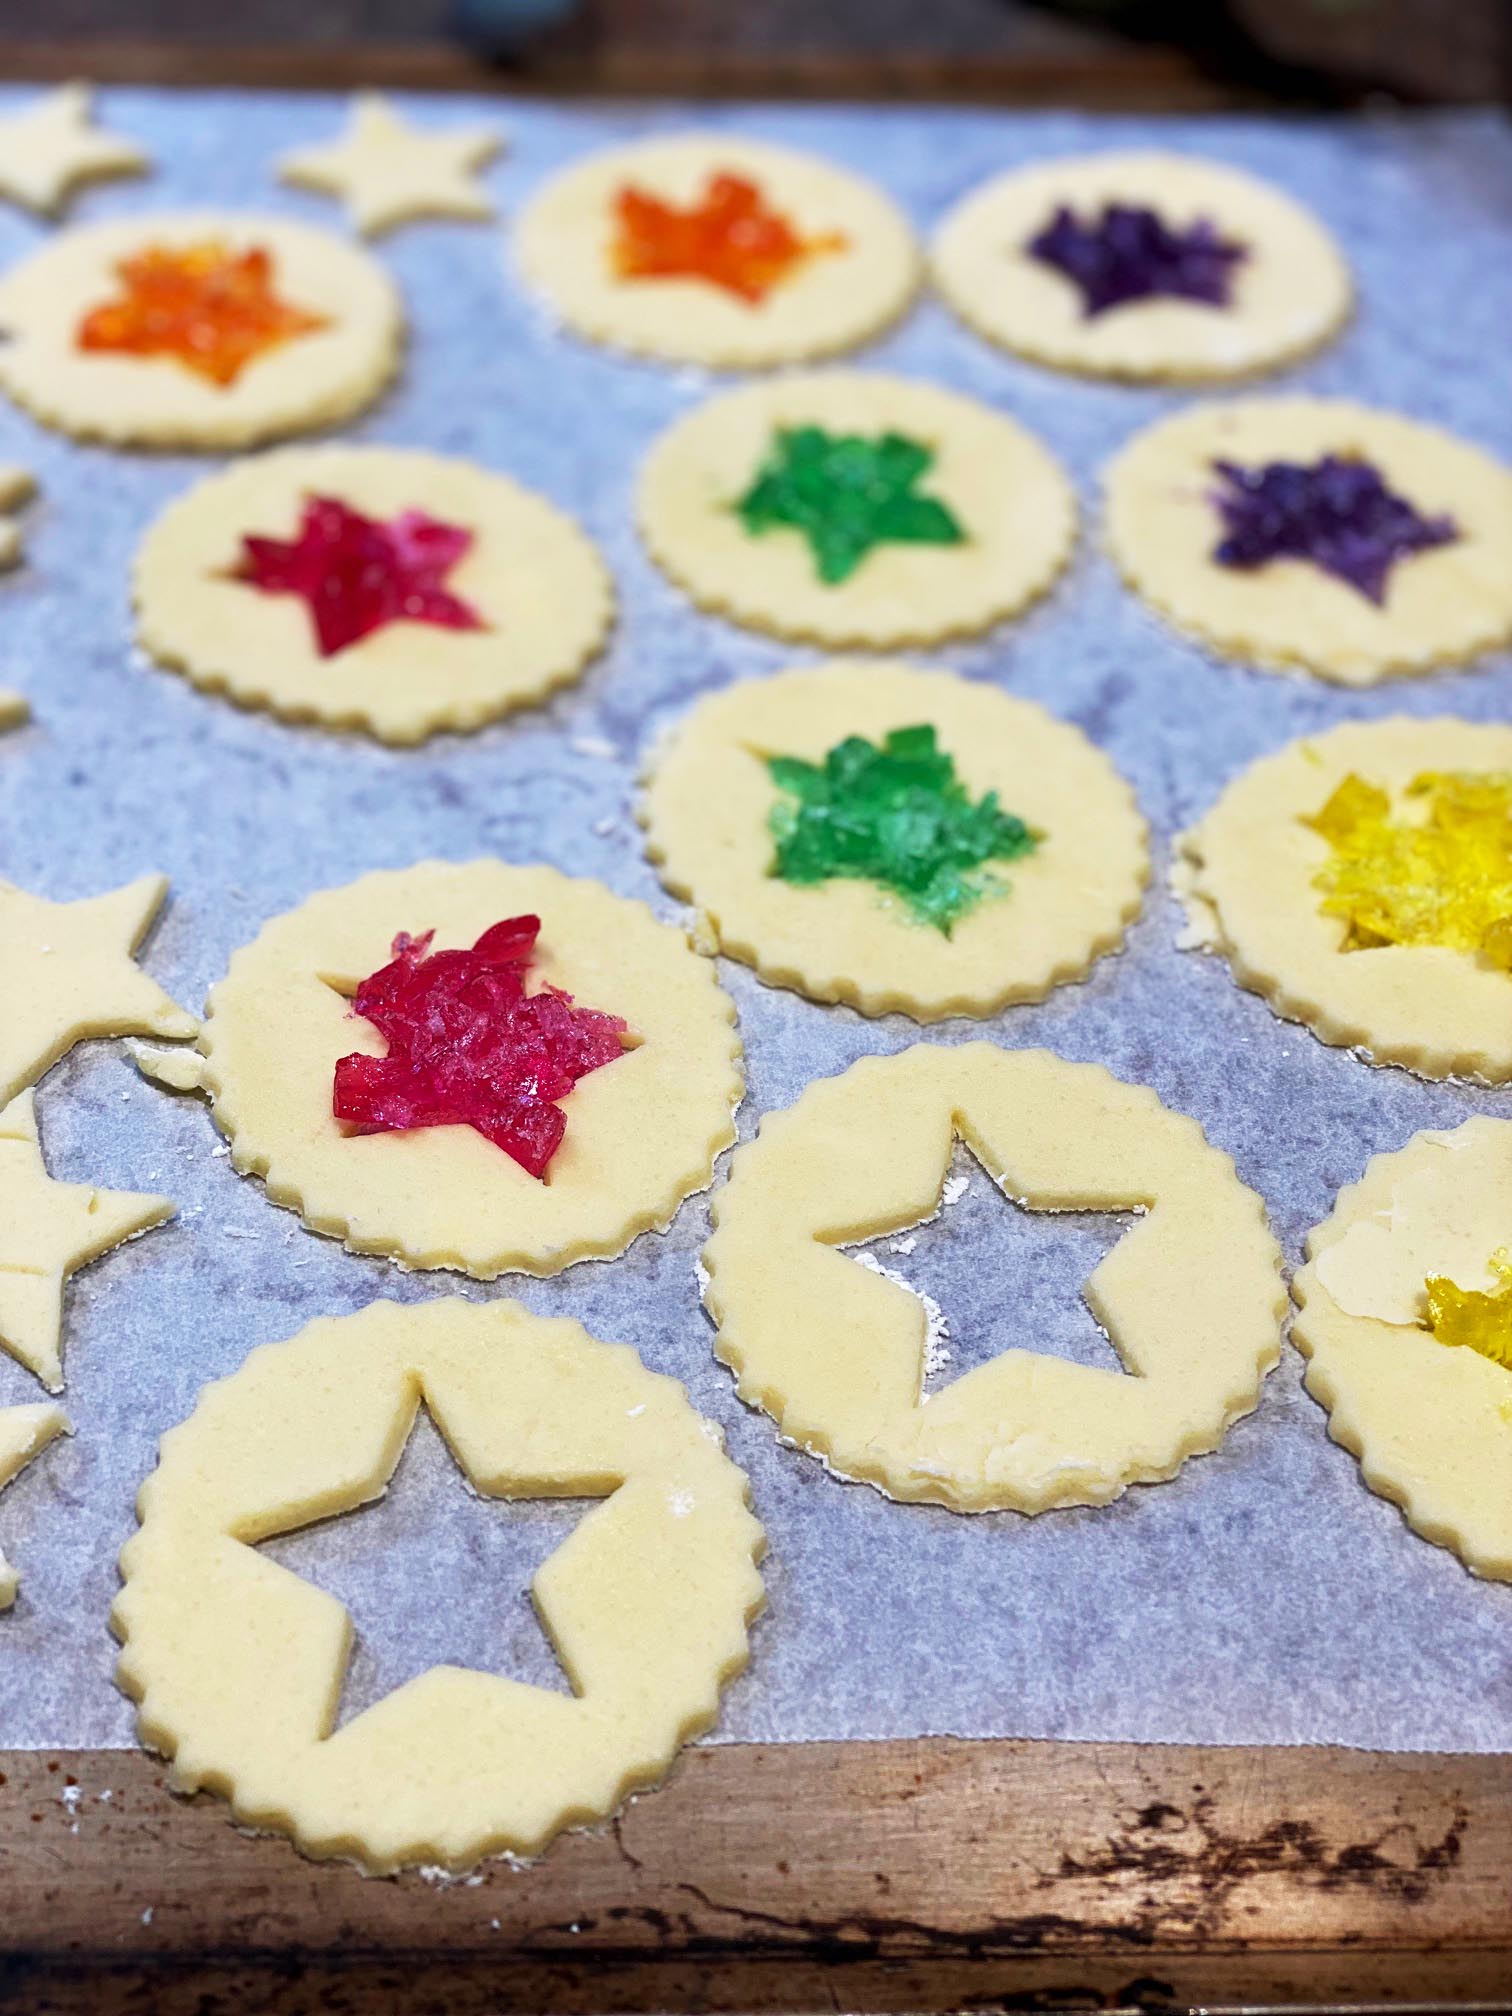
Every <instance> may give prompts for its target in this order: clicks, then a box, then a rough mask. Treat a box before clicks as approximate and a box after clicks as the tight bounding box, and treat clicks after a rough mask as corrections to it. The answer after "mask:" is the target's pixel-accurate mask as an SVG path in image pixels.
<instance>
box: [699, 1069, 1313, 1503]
mask: <svg viewBox="0 0 1512 2016" xmlns="http://www.w3.org/2000/svg"><path fill="white" fill-rule="evenodd" d="M956 1136H959V1137H960V1138H961V1139H962V1140H963V1141H964V1142H965V1143H966V1145H967V1146H968V1147H969V1148H970V1149H971V1151H972V1153H973V1154H974V1155H975V1156H976V1157H977V1159H978V1160H979V1161H980V1162H981V1163H982V1165H983V1167H984V1168H985V1169H986V1171H987V1173H988V1175H989V1176H990V1177H991V1178H992V1180H993V1181H994V1182H996V1183H998V1184H1000V1185H1001V1187H1002V1188H1003V1190H1004V1191H1005V1192H1006V1193H1007V1196H1008V1197H1009V1198H1011V1199H1013V1200H1014V1202H1015V1203H1021V1204H1024V1205H1027V1206H1028V1208H1029V1209H1031V1210H1036V1211H1128V1210H1135V1211H1140V1212H1142V1214H1143V1215H1142V1216H1141V1217H1140V1218H1139V1220H1138V1222H1137V1223H1136V1224H1134V1225H1133V1226H1132V1227H1131V1228H1130V1230H1129V1231H1127V1232H1126V1233H1125V1234H1124V1236H1123V1238H1122V1239H1121V1240H1120V1241H1119V1243H1118V1245H1117V1246H1116V1247H1114V1249H1113V1251H1112V1252H1111V1253H1110V1254H1109V1255H1108V1256H1107V1258H1106V1259H1105V1260H1104V1261H1103V1262H1102V1263H1101V1265H1100V1266H1099V1267H1097V1269H1096V1270H1095V1271H1094V1272H1093V1274H1092V1276H1091V1277H1090V1279H1089V1280H1088V1282H1087V1285H1086V1288H1085V1290H1084V1293H1085V1296H1086V1300H1087V1303H1088V1306H1089V1307H1090V1308H1091V1310H1092V1313H1093V1315H1094V1316H1095V1317H1096V1319H1097V1321H1098V1322H1099V1323H1100V1324H1101V1325H1102V1327H1103V1328H1104V1329H1105V1330H1106V1331H1107V1333H1108V1335H1109V1337H1110V1339H1111V1340H1112V1342H1113V1345H1114V1347H1115V1349H1116V1350H1117V1352H1118V1354H1119V1356H1120V1358H1121V1359H1122V1360H1123V1363H1124V1365H1125V1366H1126V1368H1127V1374H1125V1373H1119V1372H1110V1371H1104V1370H1102V1369H1100V1368H1096V1367H1091V1366H1086V1365H1076V1364H1072V1363H1069V1362H1068V1361H1066V1360H1065V1359H1061V1358H1056V1357H1052V1356H1048V1355H1045V1354H1042V1353H1039V1352H1036V1351H1034V1350H1032V1349H1029V1350H1025V1349H1021V1348H1017V1347H1015V1346H1013V1345H1012V1344H1011V1342H1010V1341H1009V1340H1010V1339H1011V1336H1012V1334H1013V1333H1012V1327H1011V1326H1012V1316H1013V1306H1012V1302H1011V1300H1009V1301H1008V1303H1007V1306H1006V1307H1005V1310H1004V1315H1005V1318H1006V1319H1007V1321H1005V1324H1004V1341H1005V1344H1006V1345H1007V1347H1008V1348H1006V1349H1005V1350H1004V1351H1003V1352H1002V1353H1001V1354H1000V1355H999V1356H998V1357H996V1358H994V1359H992V1360H991V1361H990V1362H988V1363H987V1364H984V1365H978V1366H977V1367H975V1369H974V1370H972V1371H970V1372H967V1373H965V1374H964V1375H963V1376H962V1377H960V1378H958V1379H956V1380H955V1381H954V1382H953V1383H952V1384H950V1385H948V1386H946V1387H944V1388H942V1389H941V1390H939V1391H937V1392H935V1393H933V1394H931V1395H929V1396H928V1397H927V1398H925V1399H923V1400H921V1398H920V1395H921V1391H922V1382H923V1377H924V1366H925V1345H926V1330H927V1325H926V1312H925V1308H924V1305H923V1303H922V1302H921V1301H920V1299H919V1298H918V1297H917V1296H916V1295H915V1294H913V1293H912V1292H911V1290H909V1289H908V1288H907V1287H905V1286H903V1285H902V1284H901V1283H899V1282H897V1281H893V1280H889V1279H887V1278H886V1276H884V1275H882V1274H880V1273H877V1272H875V1271H873V1270H871V1269H869V1268H865V1267H863V1266H861V1265H859V1264H858V1263H857V1261H855V1260H853V1259H852V1258H851V1257H850V1256H849V1255H848V1254H846V1253H844V1252H841V1251H838V1250H837V1249H838V1248H840V1247H843V1246H847V1245H851V1244H855V1243H857V1242H861V1241H865V1240H869V1239H872V1238H874V1237H876V1236H878V1235H879V1234H882V1233H890V1232H900V1231H902V1230H903V1228H904V1227H905V1226H909V1225H917V1224H919V1223H920V1222H922V1221H923V1220H925V1219H927V1218H930V1217H932V1216H933V1215H934V1214H935V1212H936V1211H937V1210H938V1209H939V1208H940V1203H941V1192H942V1188H943V1185H944V1183H945V1179H946V1177H947V1176H948V1174H949V1170H950V1158H951V1150H952V1146H953V1142H954V1139H955V1137H956ZM1004 1208H1005V1210H1006V1209H1008V1208H1010V1207H1009V1206H1008V1205H1007V1204H1005V1206H1004ZM713 1216H714V1222H715V1224H716V1226H717V1228H718V1229H717V1230H716V1232H715V1234H714V1237H713V1238H712V1239H711V1240H710V1242H709V1244H708V1245H707V1246H706V1247H705V1249H704V1265H705V1267H706V1268H707V1269H708V1273H709V1281H708V1285H707V1287H706V1289H705V1292H704V1300H705V1302H706V1304H707V1306H708V1309H709V1312H710V1314H711V1315H712V1316H713V1317H714V1320H715V1322H716V1323H717V1324H718V1326H719V1336H718V1339H717V1340H716V1343H715V1346H714V1349H715V1352H716V1354H717V1356H718V1357H719V1358H721V1359H722V1360H723V1362H724V1363H725V1364H727V1365H729V1366H730V1367H731V1368H732V1369H733V1370H734V1372H735V1373H736V1374H737V1376H738V1390H739V1393H740V1397H741V1398H742V1399H743V1400H746V1401H748V1402H751V1403H752V1404H754V1405H756V1406H759V1407H762V1408H764V1409H765V1411H766V1412H767V1413H768V1414H770V1415H771V1417H772V1419H773V1420H774V1421H775V1422H776V1424H777V1428H778V1431H779V1433H780V1434H781V1436H782V1439H783V1440H784V1441H785V1442H789V1443H791V1444H792V1445H794V1446H795V1447H797V1448H800V1449H803V1450H805V1451H806V1452H807V1453H808V1454H810V1455H813V1456H818V1457H819V1458H820V1459H821V1460H822V1461H823V1462H824V1463H825V1464H826V1466H827V1467H828V1468H829V1469H831V1470H832V1471H834V1472H836V1474H838V1475H839V1476H842V1477H845V1478H848V1479H851V1480H853V1481H856V1480H859V1481H862V1482H865V1483H868V1484H872V1485H875V1486H876V1487H877V1488H878V1489H879V1490H881V1491H882V1492H884V1493H885V1494H886V1495H887V1496H888V1497H891V1498H901V1499H910V1500H920V1499H922V1500H928V1501H929V1502H931V1503H933V1504H938V1505H948V1506H949V1507H951V1509H952V1510H954V1511H957V1512H987V1511H994V1510H999V1509H1002V1508H1012V1509H1013V1510H1016V1511H1019V1512H1044V1511H1048V1510H1050V1509H1051V1508H1052V1507H1054V1506H1061V1505H1105V1504H1107V1503H1108V1502H1109V1500H1111V1499H1113V1498H1117V1497H1118V1496H1120V1495H1121V1493H1122V1492H1123V1491H1124V1490H1125V1488H1126V1487H1127V1486H1128V1485H1130V1484H1137V1483H1150V1482H1154V1481H1156V1480H1159V1479H1163V1478H1167V1477H1173V1476H1174V1475H1175V1474H1176V1472H1177V1471H1178V1470H1179V1469H1180V1468H1181V1466H1182V1464H1183V1463H1184V1462H1185V1461H1186V1460H1187V1458H1188V1457H1189V1456H1196V1455H1201V1454H1203V1453H1205V1452H1206V1451H1208V1450H1211V1449H1215V1448H1216V1447H1217V1446H1218V1444H1219V1442H1220V1441H1221V1440H1222V1439H1223V1435H1224V1433H1225V1431H1226V1430H1227V1428H1228V1426H1229V1424H1230V1423H1231V1422H1233V1421H1235V1420H1237V1419H1238V1417H1239V1416H1240V1415H1242V1414H1247V1413H1249V1412H1250V1410H1251V1409H1252V1408H1253V1407H1254V1405H1255V1403H1256V1401H1257V1399H1258V1397H1259V1392H1260V1382H1261V1380H1262V1378H1263V1377H1264V1375H1265V1374H1266V1372H1268V1371H1269V1370H1270V1368H1271V1367H1272V1366H1273V1365H1274V1364H1275V1363H1276V1362H1277V1359H1278V1358H1279V1356H1280V1323H1281V1316H1282V1312H1283V1310H1284V1308H1285V1306H1286V1296H1285V1292H1284V1290H1283V1289H1282V1286H1281V1279H1280V1257H1281V1256H1280V1253H1279V1250H1278V1249H1277V1246H1276V1242H1275V1240H1274V1239H1273V1238H1272V1237H1271V1235H1270V1232H1269V1230H1268V1228H1267V1225H1266V1220H1265V1210H1264V1206H1263V1205H1262V1204H1261V1202H1260V1199H1259V1198H1258V1197H1257V1196H1256V1195H1255V1193H1254V1191H1253V1190H1249V1189H1246V1187H1245V1186H1244V1184H1242V1183H1241V1182H1240V1181H1239V1178H1238V1176H1237V1175H1236V1174H1235V1172H1234V1165H1233V1163H1232V1162H1231V1161H1230V1160H1229V1158H1228V1156H1227V1155H1224V1154H1222V1153H1220V1151H1219V1150H1218V1149H1216V1148H1214V1147H1211V1146H1210V1145H1209V1143H1208V1142H1207V1140H1206V1139H1205V1138H1204V1136H1203V1133H1202V1129H1201V1128H1200V1127H1199V1126H1198V1125H1197V1122H1196V1121H1195V1120H1191V1119H1188V1118H1187V1116H1186V1115H1185V1114H1182V1113H1173V1112H1171V1111H1170V1109H1169V1108H1168V1107H1165V1106H1162V1105H1161V1103H1160V1101H1159V1100H1158V1099H1157V1098H1156V1097H1155V1094H1154V1093H1153V1092H1151V1091H1149V1090H1148V1089H1146V1088H1145V1087H1144V1086H1142V1085H1127V1084H1125V1083H1123V1082H1122V1080H1120V1079H1117V1078H1114V1077H1112V1076H1111V1075H1110V1074H1109V1073H1108V1072H1107V1071H1105V1070H1103V1068H1102V1066H1101V1065H1097V1064H1071V1063H1067V1062H1066V1060H1065V1059H1064V1058H1061V1057H1056V1056H1054V1055H1052V1054H1051V1053H1050V1052H1049V1051H1046V1050H1000V1049H998V1048H996V1047H995V1046H994V1045H992V1044H990V1043H969V1044H966V1045H964V1046H963V1047H961V1048H959V1049H955V1048H946V1047H943V1046H941V1045H936V1044H917V1045H915V1046H914V1048H912V1049H910V1050H905V1051H903V1052H902V1053H901V1054H899V1055H897V1056H893V1057H867V1058H863V1059H862V1061H861V1062H860V1063H858V1064H853V1065H852V1066H851V1067H850V1069H849V1070H848V1071H845V1072H843V1073H842V1074H841V1075H840V1076H839V1077H838V1078H827V1079H822V1080H820V1081H819V1082H818V1083H816V1084H812V1085H810V1086H809V1088H808V1090H807V1091H806V1092H805V1093H804V1094H803V1096H802V1098H801V1099H799V1101H798V1103H797V1104H796V1105H795V1106H791V1107H789V1108H788V1109H787V1111H786V1112H782V1113H772V1114H768V1115H767V1116H766V1118H765V1119H764V1120H763V1121H762V1123H761V1130H760V1133H759V1134H758V1136H757V1138H756V1140H755V1141H753V1142H750V1143H748V1144H747V1145H746V1146H744V1147H742V1148H740V1149H737V1151H736V1153H735V1157H734V1161H733V1163H732V1165H731V1170H730V1180H729V1182H728V1184H727V1185H726V1186H725V1188H724V1189H723V1190H722V1191H720V1192H719V1193H718V1195H717V1196H716V1198H715V1200H714V1207H713ZM946 1313H947V1314H948V1311H947V1312H946ZM1129 1375H1132V1376H1129Z"/></svg>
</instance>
